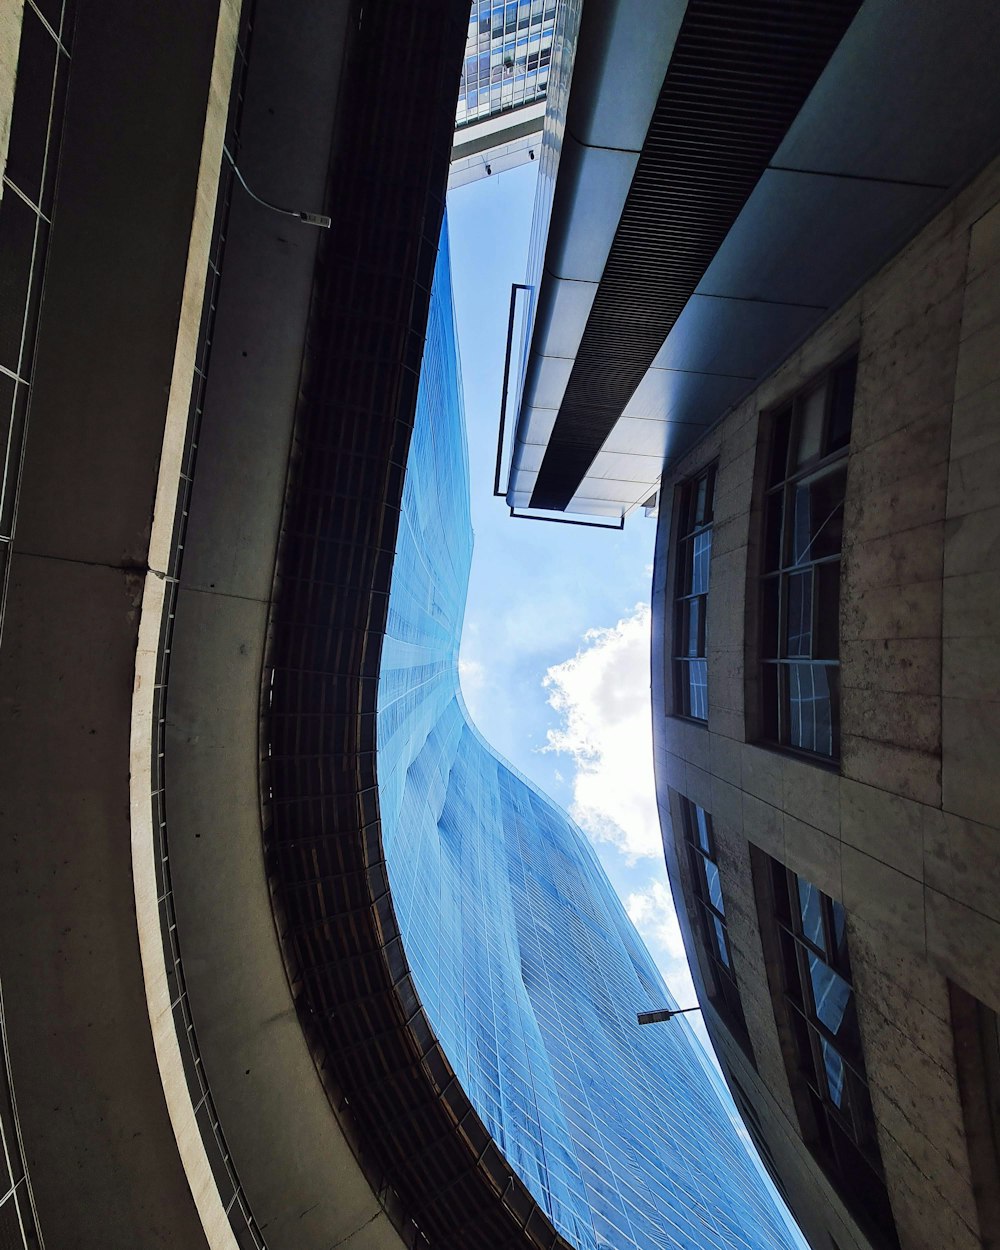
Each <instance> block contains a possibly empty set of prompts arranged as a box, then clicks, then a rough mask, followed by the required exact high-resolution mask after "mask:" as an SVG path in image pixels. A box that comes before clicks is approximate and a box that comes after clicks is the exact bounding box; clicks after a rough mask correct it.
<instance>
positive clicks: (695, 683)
mask: <svg viewBox="0 0 1000 1250" xmlns="http://www.w3.org/2000/svg"><path fill="white" fill-rule="evenodd" d="M687 670H688V696H689V698H690V707H689V709H688V710H689V713H690V715H691V716H697V717H698V719H699V720H708V666H707V664H706V662H705V661H704V660H689V661H688V664H687Z"/></svg>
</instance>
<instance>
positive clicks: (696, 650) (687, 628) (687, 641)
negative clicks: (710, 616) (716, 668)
mask: <svg viewBox="0 0 1000 1250" xmlns="http://www.w3.org/2000/svg"><path fill="white" fill-rule="evenodd" d="M704 616H705V600H704V599H687V600H685V601H684V602H682V604H681V649H682V653H683V654H684V655H704V654H705V621H704Z"/></svg>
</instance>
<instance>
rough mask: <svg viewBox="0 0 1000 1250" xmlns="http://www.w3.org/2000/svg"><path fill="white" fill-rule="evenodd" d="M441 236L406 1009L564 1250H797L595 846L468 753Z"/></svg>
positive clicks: (404, 578) (385, 738)
mask: <svg viewBox="0 0 1000 1250" xmlns="http://www.w3.org/2000/svg"><path fill="white" fill-rule="evenodd" d="M460 386H461V384H460V370H459V359H458V352H457V346H456V339H455V330H454V314H453V308H452V296H451V278H450V270H449V253H448V241H447V226H446V227H445V231H444V232H443V234H442V242H441V248H440V252H439V257H438V264H437V270H436V274H435V278H434V285H433V288H432V295H431V307H430V316H429V321H428V330H427V341H426V349H425V353H424V361H423V371H422V374H421V381H420V390H419V394H418V399H417V411H416V419H415V423H414V430H413V440H412V443H411V446H410V453H409V459H408V463H407V470H406V479H405V485H404V488H403V498H402V504H401V519H400V525H399V530H398V538H397V544H396V553H395V560H394V564H393V575H392V583H391V587H390V592H389V616H388V625H387V630H386V636H385V639H384V643H383V649H382V660H381V675H380V681H379V698H378V760H379V767H378V793H379V808H380V817H381V823H382V837H383V840H384V847H385V858H386V865H387V868H388V872H389V884H390V887H391V891H392V897H393V903H394V907H395V912H396V916H397V920H398V923H399V928H400V932H401V935H402V939H403V946H404V949H405V952H406V956H407V959H408V961H409V965H410V970H411V973H412V977H413V981H414V984H415V986H416V990H417V993H418V995H419V997H420V1000H421V1003H422V1006H423V1008H424V1011H425V1013H426V1016H427V1019H428V1020H429V1022H430V1024H431V1026H432V1028H433V1029H434V1031H435V1032H436V1034H437V1037H438V1041H439V1042H440V1045H441V1047H442V1049H443V1051H444V1054H445V1055H446V1056H447V1059H448V1062H449V1063H450V1064H451V1066H452V1068H453V1070H454V1073H455V1076H456V1077H457V1078H458V1081H459V1082H460V1084H461V1086H462V1087H463V1088H464V1090H465V1092H466V1094H467V1095H468V1097H469V1100H470V1102H471V1103H472V1105H473V1107H474V1108H475V1110H476V1112H477V1113H478V1115H479V1117H480V1119H481V1120H482V1122H483V1124H484V1125H485V1126H486V1128H487V1130H488V1132H489V1134H490V1136H491V1137H492V1139H493V1141H494V1142H495V1143H496V1145H497V1147H498V1148H499V1149H500V1150H501V1151H502V1152H503V1154H504V1156H505V1157H506V1159H507V1161H508V1162H509V1163H510V1164H511V1165H512V1167H513V1169H514V1170H515V1172H516V1173H517V1174H518V1175H519V1176H520V1178H521V1180H522V1181H523V1182H524V1184H525V1185H526V1187H527V1188H528V1190H529V1191H530V1193H531V1195H532V1197H533V1198H534V1199H535V1201H536V1202H537V1203H538V1205H539V1206H540V1207H541V1208H542V1210H543V1211H544V1212H545V1214H546V1215H547V1216H548V1218H549V1220H550V1221H551V1223H552V1225H553V1226H554V1228H555V1230H556V1232H557V1233H559V1234H560V1235H561V1237H562V1238H565V1240H566V1242H568V1243H569V1244H570V1245H572V1246H574V1247H576V1250H598V1248H599V1247H614V1248H615V1250H632V1248H633V1247H635V1248H636V1250H652V1248H653V1247H657V1248H662V1250H666V1248H667V1247H669V1248H670V1250H695V1248H697V1250H785V1248H786V1247H791V1246H793V1245H798V1244H800V1243H799V1242H798V1240H797V1239H796V1238H795V1237H794V1236H793V1235H792V1234H791V1233H790V1232H789V1231H788V1227H787V1226H786V1223H785V1217H784V1216H783V1214H782V1213H781V1211H780V1210H779V1206H778V1200H777V1198H776V1197H775V1196H774V1191H773V1190H771V1189H770V1188H769V1187H768V1186H767V1185H766V1183H765V1181H764V1179H763V1175H762V1173H761V1172H760V1171H759V1170H758V1168H757V1167H756V1166H755V1164H754V1163H753V1162H752V1160H751V1158H750V1155H749V1153H748V1150H749V1147H748V1146H747V1145H745V1144H744V1139H743V1138H742V1137H740V1136H738V1135H737V1131H736V1128H735V1127H734V1124H733V1122H732V1120H731V1119H730V1116H729V1114H728V1113H727V1111H726V1109H725V1107H724V1105H723V1102H722V1101H721V1099H720V1095H719V1089H720V1084H721V1083H720V1082H719V1080H718V1077H717V1076H716V1075H715V1074H714V1073H713V1072H712V1070H711V1065H710V1063H709V1061H708V1059H707V1056H705V1054H704V1052H703V1051H702V1050H701V1048H700V1047H699V1046H698V1045H697V1043H696V1042H695V1041H694V1040H693V1037H692V1035H691V1034H690V1033H689V1031H688V1029H687V1026H686V1024H684V1023H683V1022H682V1021H681V1020H676V1021H674V1022H670V1023H662V1024H658V1025H654V1026H653V1027H650V1028H642V1027H640V1026H639V1025H638V1023H637V1021H636V1014H637V1012H640V1011H648V1010H650V1009H653V1008H657V1007H662V1006H663V1005H664V1004H665V1003H668V1004H670V1005H674V1004H673V1000H672V999H671V997H670V995H669V993H668V991H667V989H666V987H665V986H664V984H663V981H662V980H661V978H660V975H659V973H658V972H657V970H656V967H655V965H654V963H653V961H652V959H651V957H650V956H649V954H648V952H647V951H646V949H645V948H644V946H643V944H642V942H641V940H640V939H639V937H638V935H637V934H636V932H635V929H634V928H633V926H632V924H631V922H630V921H629V919H628V917H627V916H626V914H625V911H624V908H623V907H622V905H621V903H620V901H619V900H618V898H617V896H616V895H615V893H614V891H613V889H612V886H611V884H610V882H609V881H608V879H607V877H606V876H605V874H604V870H603V869H602V867H601V866H600V864H599V862H598V860H597V857H596V855H595V854H594V852H593V850H592V848H591V846H590V844H589V843H588V841H587V839H586V838H585V836H584V834H583V833H582V832H581V830H580V829H579V828H578V827H577V826H576V825H575V824H574V823H573V822H572V821H571V820H570V818H569V817H568V816H567V814H566V813H565V812H564V811H562V810H561V809H560V808H558V807H557V806H556V805H555V804H554V803H552V802H551V801H550V800H549V799H548V798H546V797H545V796H544V795H543V794H541V793H540V792H539V791H538V790H537V789H536V788H535V787H534V786H533V785H532V784H531V783H530V782H528V781H527V780H526V779H525V778H524V777H523V776H521V775H520V774H519V773H517V772H516V771H515V769H514V768H513V767H512V766H511V765H510V764H508V763H507V762H506V761H505V760H503V759H502V758H501V757H500V756H498V755H497V754H496V752H495V751H494V750H493V749H492V748H491V747H490V746H489V745H488V744H487V743H486V742H485V741H484V739H483V738H482V737H481V735H480V734H479V732H478V730H477V729H476V728H475V726H474V725H473V724H472V723H471V721H470V719H469V717H468V714H467V712H466V709H465V705H464V702H463V699H462V695H461V691H460V689H459V683H458V650H459V641H460V637H461V628H462V618H463V614H464V610H465V598H466V589H467V583H468V575H469V564H470V560H471V557H472V546H473V537H472V528H471V523H470V515H469V477H468V458H467V451H466V441H465V425H464V416H463V409H462V399H461V389H460Z"/></svg>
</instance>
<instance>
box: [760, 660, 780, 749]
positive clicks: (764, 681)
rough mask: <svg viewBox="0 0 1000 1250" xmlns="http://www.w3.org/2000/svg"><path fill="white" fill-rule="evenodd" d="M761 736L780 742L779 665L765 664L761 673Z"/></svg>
mask: <svg viewBox="0 0 1000 1250" xmlns="http://www.w3.org/2000/svg"><path fill="white" fill-rule="evenodd" d="M760 705H761V726H760V730H761V734H762V735H763V737H764V738H766V739H768V740H769V741H771V742H777V741H778V737H779V735H778V665H777V664H763V665H762V666H761V673H760Z"/></svg>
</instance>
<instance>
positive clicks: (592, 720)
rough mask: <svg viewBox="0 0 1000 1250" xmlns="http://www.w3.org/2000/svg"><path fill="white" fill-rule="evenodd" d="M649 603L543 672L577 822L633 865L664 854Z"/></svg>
mask: <svg viewBox="0 0 1000 1250" xmlns="http://www.w3.org/2000/svg"><path fill="white" fill-rule="evenodd" d="M649 622H650V613H649V606H648V604H644V603H640V604H637V605H636V607H635V610H634V611H633V612H632V614H631V615H630V616H626V617H623V619H622V620H620V621H619V622H618V624H617V625H614V626H612V627H611V628H610V629H591V630H588V631H587V633H586V634H585V635H584V638H583V643H582V645H581V647H580V649H579V650H578V651H577V653H576V655H575V656H574V657H573V658H572V659H570V660H566V661H565V662H564V663H562V664H555V665H553V666H552V667H551V668H550V669H549V670H548V671H547V673H546V675H545V678H544V682H543V684H544V686H545V688H546V689H547V690H548V692H549V695H548V701H549V704H550V706H551V707H552V708H553V709H554V710H555V711H556V712H557V713H558V715H559V718H560V724H559V726H558V727H557V728H556V729H550V730H549V731H548V735H547V737H548V745H547V746H546V747H545V748H543V749H544V750H547V751H557V752H560V753H564V754H566V755H568V756H570V757H571V759H572V760H573V763H574V765H575V775H574V777H573V804H572V806H571V808H570V812H571V814H572V816H573V817H574V819H575V820H576V821H577V822H578V823H579V824H580V825H581V826H582V827H583V828H584V829H585V830H586V832H587V833H588V834H589V835H590V836H591V837H592V838H593V839H594V840H595V841H597V842H610V843H612V844H613V845H615V846H616V847H618V848H619V850H621V851H622V853H623V854H624V855H625V856H626V858H627V862H628V863H630V864H634V863H635V861H636V860H637V859H640V858H643V857H652V858H657V859H658V858H660V856H662V854H663V849H662V843H661V841H660V826H659V820H658V818H657V813H656V796H655V791H654V786H653V745H652V727H651V722H650V708H649Z"/></svg>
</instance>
